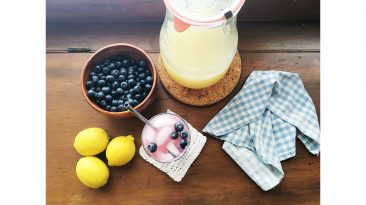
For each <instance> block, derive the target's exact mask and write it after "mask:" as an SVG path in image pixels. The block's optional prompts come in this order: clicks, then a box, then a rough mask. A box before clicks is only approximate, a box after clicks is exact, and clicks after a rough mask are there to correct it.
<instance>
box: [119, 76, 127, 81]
mask: <svg viewBox="0 0 366 205" xmlns="http://www.w3.org/2000/svg"><path fill="white" fill-rule="evenodd" d="M125 80H126V76H124V75H119V76H118V81H119V82H123V81H125Z"/></svg>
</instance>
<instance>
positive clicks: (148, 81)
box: [146, 76, 153, 84]
mask: <svg viewBox="0 0 366 205" xmlns="http://www.w3.org/2000/svg"><path fill="white" fill-rule="evenodd" d="M146 82H147V83H150V84H151V83H152V82H153V79H152V77H151V76H147V77H146Z"/></svg>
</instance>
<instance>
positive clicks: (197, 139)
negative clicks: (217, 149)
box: [139, 110, 207, 182]
mask: <svg viewBox="0 0 366 205" xmlns="http://www.w3.org/2000/svg"><path fill="white" fill-rule="evenodd" d="M167 112H168V113H174V112H171V111H170V110H168V111H167ZM187 124H188V127H189V130H190V131H191V142H190V145H189V147H188V150H187V151H186V153H185V154H184V155H183V156H182V157H181V158H179V159H178V160H176V161H173V162H169V163H164V162H158V161H156V160H154V159H152V158H151V157H149V156H148V155H147V153H146V152H145V150H144V148H143V147H142V146H141V147H140V150H139V153H140V156H141V157H142V158H143V159H144V160H146V161H147V162H149V163H150V164H152V165H154V166H155V167H156V168H158V169H160V170H161V171H163V172H165V173H166V174H167V175H168V176H170V177H171V178H172V179H173V180H174V181H176V182H180V181H182V179H183V177H184V176H185V175H186V173H187V171H188V169H189V167H190V166H191V164H192V163H193V161H194V160H195V159H196V158H197V157H198V155H199V154H200V152H201V150H202V148H203V146H204V145H205V143H206V140H207V138H206V136H204V135H202V134H201V133H200V132H198V131H197V130H196V129H195V128H194V127H192V125H191V124H189V123H188V122H187Z"/></svg>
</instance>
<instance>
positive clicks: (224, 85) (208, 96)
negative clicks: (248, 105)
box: [157, 52, 241, 106]
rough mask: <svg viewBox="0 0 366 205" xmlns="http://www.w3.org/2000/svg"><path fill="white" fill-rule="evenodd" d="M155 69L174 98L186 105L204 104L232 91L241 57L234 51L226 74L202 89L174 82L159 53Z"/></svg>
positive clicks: (239, 69)
mask: <svg viewBox="0 0 366 205" xmlns="http://www.w3.org/2000/svg"><path fill="white" fill-rule="evenodd" d="M157 70H158V73H159V77H160V80H161V82H162V84H163V86H164V87H165V89H166V90H167V91H168V93H169V94H170V95H172V96H173V97H174V98H175V99H176V100H178V101H180V102H182V103H185V104H188V105H195V106H205V105H212V104H214V103H217V102H219V101H220V100H222V99H224V98H225V97H226V96H228V95H229V94H230V93H231V91H233V89H234V88H235V86H236V84H237V83H238V81H239V78H240V74H241V59H240V54H239V52H236V54H235V57H234V59H233V61H232V62H231V64H230V68H229V70H228V72H227V73H226V75H225V76H224V77H223V78H222V79H221V80H220V81H219V82H217V83H216V84H214V85H212V86H210V87H207V88H203V89H191V88H187V87H183V86H182V85H180V84H178V83H177V82H175V81H174V80H173V79H172V78H171V77H170V76H169V75H168V72H167V71H166V69H165V67H164V63H163V59H162V57H161V55H159V58H158V64H157Z"/></svg>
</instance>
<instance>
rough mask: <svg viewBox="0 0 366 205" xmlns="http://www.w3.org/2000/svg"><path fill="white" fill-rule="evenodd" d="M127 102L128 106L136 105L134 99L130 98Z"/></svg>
mask: <svg viewBox="0 0 366 205" xmlns="http://www.w3.org/2000/svg"><path fill="white" fill-rule="evenodd" d="M127 102H128V104H130V105H131V106H134V105H133V99H132V98H128V99H127Z"/></svg>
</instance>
